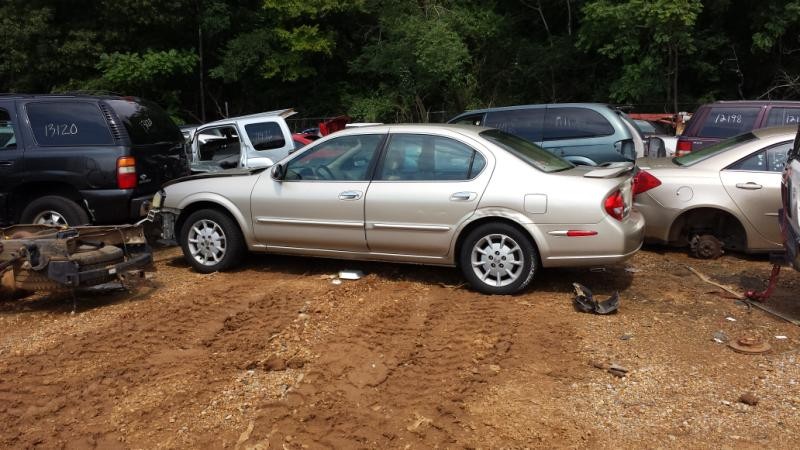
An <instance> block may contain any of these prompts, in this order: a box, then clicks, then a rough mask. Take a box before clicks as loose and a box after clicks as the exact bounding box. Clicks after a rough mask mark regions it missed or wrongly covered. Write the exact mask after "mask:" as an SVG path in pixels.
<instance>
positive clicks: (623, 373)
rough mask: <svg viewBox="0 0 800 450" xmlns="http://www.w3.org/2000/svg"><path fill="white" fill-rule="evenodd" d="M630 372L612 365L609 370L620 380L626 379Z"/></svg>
mask: <svg viewBox="0 0 800 450" xmlns="http://www.w3.org/2000/svg"><path fill="white" fill-rule="evenodd" d="M628 372H629V370H628V369H626V368H624V367H622V366H620V365H617V364H611V366H609V368H608V373H610V374H611V375H614V376H615V377H618V378H625V377H626V376H627V375H628Z"/></svg>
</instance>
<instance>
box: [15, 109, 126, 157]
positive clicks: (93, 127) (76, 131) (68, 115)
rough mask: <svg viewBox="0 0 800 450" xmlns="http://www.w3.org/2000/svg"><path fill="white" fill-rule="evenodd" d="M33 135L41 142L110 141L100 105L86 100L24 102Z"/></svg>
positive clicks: (52, 144) (105, 142)
mask: <svg viewBox="0 0 800 450" xmlns="http://www.w3.org/2000/svg"><path fill="white" fill-rule="evenodd" d="M25 109H26V111H27V113H28V119H29V120H30V123H31V128H32V129H33V137H34V139H36V143H37V144H39V145H41V146H48V147H58V146H73V145H113V144H114V138H113V137H112V136H111V131H110V130H109V129H108V123H107V122H106V118H105V116H103V113H102V112H101V111H100V108H99V107H98V106H97V105H96V104H94V103H87V102H64V101H61V102H36V103H28V104H27V105H26V106H25Z"/></svg>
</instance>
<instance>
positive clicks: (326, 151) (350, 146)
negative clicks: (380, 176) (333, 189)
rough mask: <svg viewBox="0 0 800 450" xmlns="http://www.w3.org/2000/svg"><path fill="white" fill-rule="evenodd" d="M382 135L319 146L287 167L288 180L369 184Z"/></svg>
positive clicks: (370, 135)
mask: <svg viewBox="0 0 800 450" xmlns="http://www.w3.org/2000/svg"><path fill="white" fill-rule="evenodd" d="M382 140H383V135H381V134H360V135H354V136H341V137H337V138H333V139H331V140H328V141H325V142H323V143H321V144H318V145H316V146H315V147H314V148H312V149H309V150H307V151H305V152H303V153H302V154H301V155H299V156H298V157H296V158H294V159H292V160H291V161H289V162H288V163H287V165H286V177H285V179H286V180H321V181H366V180H367V179H368V178H369V168H370V163H371V162H372V159H373V158H374V157H375V155H376V153H377V151H378V146H379V145H380V143H381V141H382Z"/></svg>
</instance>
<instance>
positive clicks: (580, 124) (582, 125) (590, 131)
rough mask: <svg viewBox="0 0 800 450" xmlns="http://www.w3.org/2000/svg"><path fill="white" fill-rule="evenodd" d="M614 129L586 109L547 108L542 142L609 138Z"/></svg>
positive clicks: (603, 119)
mask: <svg viewBox="0 0 800 450" xmlns="http://www.w3.org/2000/svg"><path fill="white" fill-rule="evenodd" d="M612 134H614V127H612V126H611V124H610V123H608V120H607V119H606V118H605V117H603V115H602V114H600V113H599V112H597V111H593V110H591V109H588V108H547V116H546V117H545V120H544V140H545V141H556V140H562V139H582V138H592V137H599V136H611V135H612Z"/></svg>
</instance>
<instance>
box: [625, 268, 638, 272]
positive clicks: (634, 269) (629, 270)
mask: <svg viewBox="0 0 800 450" xmlns="http://www.w3.org/2000/svg"><path fill="white" fill-rule="evenodd" d="M641 271H642V269H637V268H636V267H626V268H625V272H628V273H639V272H641Z"/></svg>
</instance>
